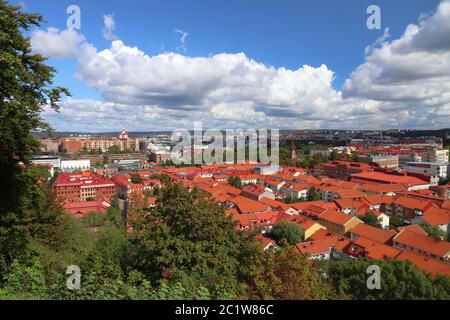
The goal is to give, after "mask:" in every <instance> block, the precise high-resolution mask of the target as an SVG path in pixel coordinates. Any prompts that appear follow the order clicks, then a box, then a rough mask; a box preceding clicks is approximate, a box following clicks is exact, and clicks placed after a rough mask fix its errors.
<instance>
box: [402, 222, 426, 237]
mask: <svg viewBox="0 0 450 320" xmlns="http://www.w3.org/2000/svg"><path fill="white" fill-rule="evenodd" d="M402 230H408V231H411V232H415V233H418V234H421V235H424V236H427V235H428V233H427V232H426V231H425V230H423V229H422V228H421V227H420V226H419V225H418V224H410V225H408V226H402V227H397V231H398V232H399V233H400V232H401V231H402Z"/></svg>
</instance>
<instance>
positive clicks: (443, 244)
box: [394, 230, 450, 257]
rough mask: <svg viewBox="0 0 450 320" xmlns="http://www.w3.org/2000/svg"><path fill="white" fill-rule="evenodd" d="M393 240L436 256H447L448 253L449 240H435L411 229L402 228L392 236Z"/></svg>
mask: <svg viewBox="0 0 450 320" xmlns="http://www.w3.org/2000/svg"><path fill="white" fill-rule="evenodd" d="M394 241H395V242H396V243H399V244H403V245H406V246H407V247H412V248H415V249H419V250H422V251H424V252H426V253H429V254H433V255H436V256H438V257H448V256H449V255H450V242H447V241H441V240H437V239H435V238H433V237H429V236H424V235H421V234H418V233H416V232H412V231H408V230H403V231H402V232H400V233H399V234H398V235H396V236H395V237H394Z"/></svg>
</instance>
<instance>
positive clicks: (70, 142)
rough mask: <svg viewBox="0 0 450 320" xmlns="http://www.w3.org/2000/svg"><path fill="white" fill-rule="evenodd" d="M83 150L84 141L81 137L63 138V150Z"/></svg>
mask: <svg viewBox="0 0 450 320" xmlns="http://www.w3.org/2000/svg"><path fill="white" fill-rule="evenodd" d="M81 151H83V143H82V141H81V139H80V138H65V139H62V140H61V152H63V153H75V152H81Z"/></svg>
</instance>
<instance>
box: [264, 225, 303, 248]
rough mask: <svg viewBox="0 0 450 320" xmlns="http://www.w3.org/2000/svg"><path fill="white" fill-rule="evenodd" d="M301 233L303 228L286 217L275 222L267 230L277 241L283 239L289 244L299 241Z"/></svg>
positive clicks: (301, 238) (301, 237)
mask: <svg viewBox="0 0 450 320" xmlns="http://www.w3.org/2000/svg"><path fill="white" fill-rule="evenodd" d="M303 235H304V234H303V230H302V228H300V226H299V225H298V224H297V223H295V222H290V221H288V220H286V219H283V220H281V221H280V222H277V223H276V224H275V225H274V226H273V227H272V229H270V232H269V236H270V237H271V238H272V239H274V240H276V241H277V242H278V243H279V242H281V241H282V240H283V239H284V240H286V242H287V243H288V244H289V245H293V244H296V243H299V242H301V241H302V240H303Z"/></svg>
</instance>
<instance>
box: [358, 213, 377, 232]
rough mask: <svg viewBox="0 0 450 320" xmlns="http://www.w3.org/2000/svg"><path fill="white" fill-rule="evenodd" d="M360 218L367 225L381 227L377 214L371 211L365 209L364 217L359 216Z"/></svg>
mask: <svg viewBox="0 0 450 320" xmlns="http://www.w3.org/2000/svg"><path fill="white" fill-rule="evenodd" d="M361 220H362V221H363V222H364V223H365V224H368V225H369V226H372V227H375V228H379V229H382V226H381V223H380V221H378V218H377V216H376V215H375V214H374V213H373V212H372V211H367V212H366V214H365V215H364V217H362V218H361Z"/></svg>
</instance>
